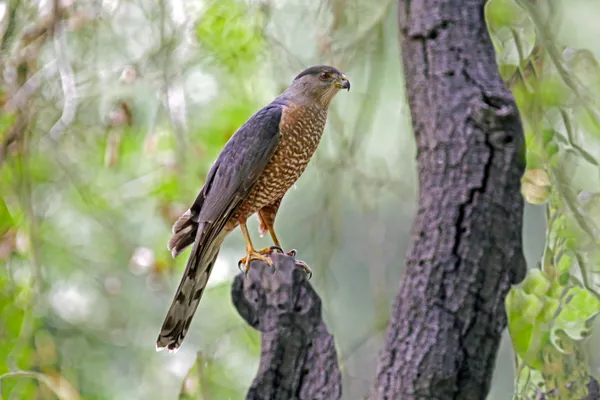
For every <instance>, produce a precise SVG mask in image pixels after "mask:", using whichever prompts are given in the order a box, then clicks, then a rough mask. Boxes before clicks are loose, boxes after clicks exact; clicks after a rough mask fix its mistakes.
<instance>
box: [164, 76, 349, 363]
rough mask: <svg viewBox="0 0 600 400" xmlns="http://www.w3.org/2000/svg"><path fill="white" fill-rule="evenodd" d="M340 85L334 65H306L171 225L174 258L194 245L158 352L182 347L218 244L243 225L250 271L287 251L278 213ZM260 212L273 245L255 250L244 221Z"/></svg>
mask: <svg viewBox="0 0 600 400" xmlns="http://www.w3.org/2000/svg"><path fill="white" fill-rule="evenodd" d="M341 89H347V90H350V81H348V79H347V78H346V76H345V75H344V74H343V73H342V72H341V71H340V70H338V69H337V68H334V67H331V66H328V65H319V66H314V67H311V68H308V69H306V70H304V71H302V72H301V73H300V74H299V75H298V76H296V78H295V79H294V80H293V81H292V83H291V84H290V86H289V87H288V88H287V89H286V90H285V91H284V92H283V93H281V95H279V96H278V97H277V98H275V100H273V101H272V102H271V104H269V105H267V106H266V107H264V108H263V109H261V110H260V111H258V112H257V113H256V114H254V115H253V116H252V117H250V119H249V120H248V121H246V122H245V123H244V125H242V126H241V127H240V128H239V129H238V130H237V131H236V132H235V133H234V134H233V136H232V137H231V139H229V141H228V142H227V144H226V145H225V147H224V148H223V150H222V151H221V153H220V154H219V156H218V157H217V160H216V161H215V163H214V164H213V166H212V167H211V169H210V171H209V173H208V176H207V178H206V183H205V184H204V187H203V188H202V190H201V191H200V193H199V194H198V196H197V198H196V201H195V202H194V204H193V205H192V206H191V207H190V209H189V210H187V211H186V212H185V213H184V214H183V215H182V216H181V217H179V219H178V220H177V221H176V222H175V224H174V225H173V236H172V238H171V240H170V241H169V244H168V248H169V250H170V251H171V254H172V256H173V257H176V256H177V255H178V254H179V253H181V252H182V251H183V250H184V249H185V248H186V247H188V246H189V245H191V244H192V243H193V247H192V251H191V253H190V257H189V259H188V262H187V266H186V268H185V272H184V274H183V277H182V278H181V282H180V283H179V287H178V288H177V292H176V293H175V297H174V299H173V302H172V303H171V307H170V308H169V311H168V312H167V315H166V317H165V320H164V322H163V325H162V328H161V331H160V334H159V335H158V339H157V341H156V349H157V350H162V349H164V348H168V349H169V351H175V350H177V349H178V348H179V346H180V345H181V342H182V341H183V339H184V337H185V335H186V333H187V331H188V329H189V327H190V324H191V322H192V318H193V316H194V313H195V311H196V308H197V307H198V303H199V302H200V298H201V297H202V293H203V291H204V288H205V287H206V282H207V281H208V278H209V276H210V273H211V271H212V268H213V266H214V264H215V260H216V258H217V255H218V253H219V248H220V247H221V244H222V243H223V240H224V239H225V236H227V235H228V234H229V233H230V232H231V231H233V230H234V229H235V228H236V227H237V226H238V225H239V226H240V228H241V230H242V234H243V236H244V240H245V241H246V257H244V258H243V259H242V260H240V265H242V266H243V267H244V269H245V270H246V271H248V268H249V266H250V262H251V261H252V260H260V261H265V262H267V263H268V264H269V265H272V261H271V259H270V258H269V257H267V256H268V255H269V254H270V253H271V252H272V251H274V250H275V249H276V250H278V251H282V252H283V250H281V249H282V248H281V244H280V242H279V239H278V238H277V235H276V234H275V230H274V228H273V224H274V222H275V216H276V215H277V210H278V209H279V205H280V204H281V200H282V198H283V196H284V195H285V193H286V192H287V191H288V189H289V188H290V187H291V186H292V185H293V184H294V182H296V180H297V179H298V178H299V177H300V175H302V173H303V172H304V170H305V168H306V166H307V164H308V162H309V161H310V159H311V157H312V155H313V154H314V152H315V150H316V149H317V146H318V144H319V141H320V139H321V135H322V134H323V129H324V127H325V122H326V119H327V109H328V107H329V104H330V102H331V100H332V99H333V98H334V96H335V95H336V94H337V93H338V92H339V91H340V90H341ZM255 213H258V218H259V221H260V227H259V231H260V233H261V234H265V233H266V232H269V233H270V235H271V238H272V240H273V242H274V244H275V246H273V247H270V248H266V249H263V250H256V249H255V248H254V246H253V245H252V240H251V239H250V235H249V233H248V228H247V226H246V220H247V219H248V218H249V217H250V216H251V215H253V214H255ZM288 254H289V253H288ZM292 254H295V252H293V253H292ZM305 269H307V271H308V272H310V269H309V268H308V267H307V266H305Z"/></svg>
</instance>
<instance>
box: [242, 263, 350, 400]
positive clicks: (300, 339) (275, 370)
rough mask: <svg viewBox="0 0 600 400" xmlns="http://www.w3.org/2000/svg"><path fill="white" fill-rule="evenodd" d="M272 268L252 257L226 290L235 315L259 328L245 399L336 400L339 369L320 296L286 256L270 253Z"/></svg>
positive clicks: (304, 275)
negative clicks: (255, 359)
mask: <svg viewBox="0 0 600 400" xmlns="http://www.w3.org/2000/svg"><path fill="white" fill-rule="evenodd" d="M271 257H272V259H273V267H269V266H268V265H267V264H266V263H264V262H257V261H253V262H252V263H251V265H250V271H249V273H248V276H247V277H244V275H243V274H239V275H238V276H236V278H235V280H234V282H233V285H232V288H231V295H232V299H233V304H234V305H235V307H236V308H237V310H238V312H239V313H240V315H241V316H242V317H243V318H244V320H246V322H247V323H248V324H250V325H251V326H252V327H254V328H256V329H258V330H259V331H260V332H261V342H262V343H261V356H260V365H259V368H258V373H257V375H256V378H254V381H253V382H252V386H251V387H250V390H249V391H248V394H247V396H246V399H247V400H315V399H324V400H338V399H339V398H340V397H341V393H342V385H341V380H342V379H341V374H340V370H339V367H338V361H337V353H336V351H335V344H334V342H333V336H331V334H330V333H329V332H328V331H327V327H326V326H325V323H324V322H323V318H322V315H321V299H320V298H319V295H318V294H317V293H316V292H315V291H314V289H313V288H312V286H311V285H310V284H309V283H308V281H307V278H306V272H305V271H304V270H302V269H301V268H298V267H297V266H296V263H295V261H294V259H293V258H292V257H289V256H286V255H283V254H279V253H274V254H272V256H271Z"/></svg>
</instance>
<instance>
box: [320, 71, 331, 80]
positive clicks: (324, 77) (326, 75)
mask: <svg viewBox="0 0 600 400" xmlns="http://www.w3.org/2000/svg"><path fill="white" fill-rule="evenodd" d="M319 78H321V80H322V81H327V80H329V78H331V74H330V73H329V72H327V71H324V72H321V73H320V74H319Z"/></svg>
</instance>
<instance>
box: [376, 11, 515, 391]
mask: <svg viewBox="0 0 600 400" xmlns="http://www.w3.org/2000/svg"><path fill="white" fill-rule="evenodd" d="M485 3H486V0H400V2H399V7H398V12H399V27H400V42H401V50H402V59H403V65H404V75H405V81H406V86H407V93H408V103H409V105H410V110H411V117H412V123H413V127H414V134H415V138H416V143H417V162H418V171H419V186H420V191H419V207H418V212H417V215H416V218H415V221H414V224H413V229H412V242H411V246H410V248H409V251H408V254H407V258H406V263H405V266H406V268H405V271H404V275H403V277H402V278H401V282H400V288H399V292H398V295H397V297H396V300H395V303H394V305H393V309H392V314H391V316H390V322H389V325H388V331H387V335H386V339H385V344H384V348H383V351H382V353H381V355H380V359H379V363H378V368H377V372H376V379H375V382H374V386H373V390H372V394H371V398H372V399H390V400H396V399H402V400H412V399H423V400H437V399H459V400H470V399H473V400H484V399H485V398H486V396H487V393H488V390H489V387H490V382H491V379H492V373H493V369H494V364H495V361H496V352H497V350H498V347H499V344H500V338H501V333H502V331H503V330H504V328H505V326H506V315H505V311H504V298H505V296H506V293H507V291H508V290H509V288H510V286H511V284H513V283H516V282H519V281H521V280H522V279H523V277H524V275H525V271H526V266H525V259H524V256H523V252H522V233H521V231H522V221H523V200H522V197H521V194H520V178H521V176H522V174H523V172H524V164H525V161H524V137H523V129H522V126H521V120H520V116H519V112H518V110H517V107H516V105H515V102H514V99H513V96H512V94H511V93H510V91H509V90H508V89H507V88H506V86H505V84H504V82H503V81H502V79H501V78H500V75H499V74H498V69H497V68H498V67H497V65H496V56H495V53H494V48H493V46H492V42H491V40H490V37H489V34H488V31H487V27H486V23H485V19H484V5H485Z"/></svg>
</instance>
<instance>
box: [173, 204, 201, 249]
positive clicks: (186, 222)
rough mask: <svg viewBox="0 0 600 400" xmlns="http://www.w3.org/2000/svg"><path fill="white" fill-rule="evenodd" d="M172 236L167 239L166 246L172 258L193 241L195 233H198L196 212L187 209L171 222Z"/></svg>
mask: <svg viewBox="0 0 600 400" xmlns="http://www.w3.org/2000/svg"><path fill="white" fill-rule="evenodd" d="M172 230H173V236H172V237H171V240H169V244H168V245H167V248H168V249H169V251H170V252H171V255H172V256H173V258H175V257H177V256H178V255H179V254H180V253H181V252H182V251H183V250H185V249H186V247H188V246H189V245H191V244H192V243H194V240H195V239H196V234H197V233H198V214H197V213H196V214H192V211H191V210H187V211H186V212H185V213H184V214H183V215H182V216H181V217H179V219H178V220H177V221H175V224H173V229H172Z"/></svg>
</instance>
